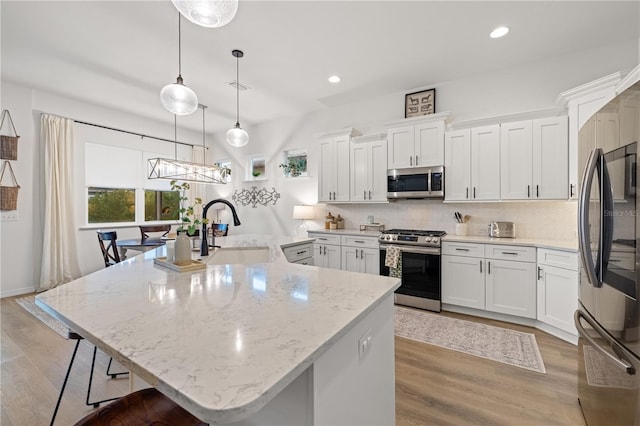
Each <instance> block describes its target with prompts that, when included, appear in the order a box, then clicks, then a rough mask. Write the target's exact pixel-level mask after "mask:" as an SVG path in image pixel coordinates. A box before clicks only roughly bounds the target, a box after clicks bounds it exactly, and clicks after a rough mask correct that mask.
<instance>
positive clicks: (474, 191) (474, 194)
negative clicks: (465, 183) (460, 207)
mask: <svg viewBox="0 0 640 426" xmlns="http://www.w3.org/2000/svg"><path fill="white" fill-rule="evenodd" d="M475 198H476V187H475V186H474V187H473V199H474V200H475Z"/></svg>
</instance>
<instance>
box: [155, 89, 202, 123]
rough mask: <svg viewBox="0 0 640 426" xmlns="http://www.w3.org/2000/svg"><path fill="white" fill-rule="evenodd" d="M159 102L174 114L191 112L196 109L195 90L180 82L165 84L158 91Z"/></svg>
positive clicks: (196, 98)
mask: <svg viewBox="0 0 640 426" xmlns="http://www.w3.org/2000/svg"><path fill="white" fill-rule="evenodd" d="M160 102H161V103H162V106H164V107H165V108H166V109H167V110H168V111H169V112H171V113H173V114H175V115H189V114H193V113H194V112H195V110H196V109H198V97H197V96H196V94H195V92H194V91H193V90H191V89H189V88H188V87H187V86H185V85H184V84H182V83H179V82H178V83H172V84H167V85H166V86H164V87H163V88H162V90H161V91H160Z"/></svg>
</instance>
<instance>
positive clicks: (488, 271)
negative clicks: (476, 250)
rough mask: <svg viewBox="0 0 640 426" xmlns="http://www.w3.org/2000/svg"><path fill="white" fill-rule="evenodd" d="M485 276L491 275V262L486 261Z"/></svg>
mask: <svg viewBox="0 0 640 426" xmlns="http://www.w3.org/2000/svg"><path fill="white" fill-rule="evenodd" d="M487 275H491V261H490V260H487Z"/></svg>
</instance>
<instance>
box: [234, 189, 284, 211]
mask: <svg viewBox="0 0 640 426" xmlns="http://www.w3.org/2000/svg"><path fill="white" fill-rule="evenodd" d="M278 198H280V193H278V191H276V189H275V188H272V189H271V191H267V188H262V189H260V190H258V188H257V187H255V186H252V187H251V189H243V190H242V191H238V190H237V189H236V190H235V192H234V193H233V196H232V197H231V199H232V200H233V202H234V203H236V204H242V205H243V206H246V205H248V204H251V207H253V208H254V209H255V208H256V207H257V205H258V204H260V205H262V206H266V205H267V204H269V203H273V204H274V205H275V204H276V202H277V201H278Z"/></svg>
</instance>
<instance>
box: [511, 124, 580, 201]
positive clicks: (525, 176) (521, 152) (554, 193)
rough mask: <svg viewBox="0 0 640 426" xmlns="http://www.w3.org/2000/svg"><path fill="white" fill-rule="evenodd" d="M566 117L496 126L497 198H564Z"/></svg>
mask: <svg viewBox="0 0 640 426" xmlns="http://www.w3.org/2000/svg"><path fill="white" fill-rule="evenodd" d="M568 160H569V140H568V130H567V117H566V116H561V117H549V118H542V119H536V120H524V121H518V122H513V123H503V124H501V125H500V198H501V199H503V200H534V199H545V200H553V199H567V198H568V195H569V187H568V179H569V163H568Z"/></svg>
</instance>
